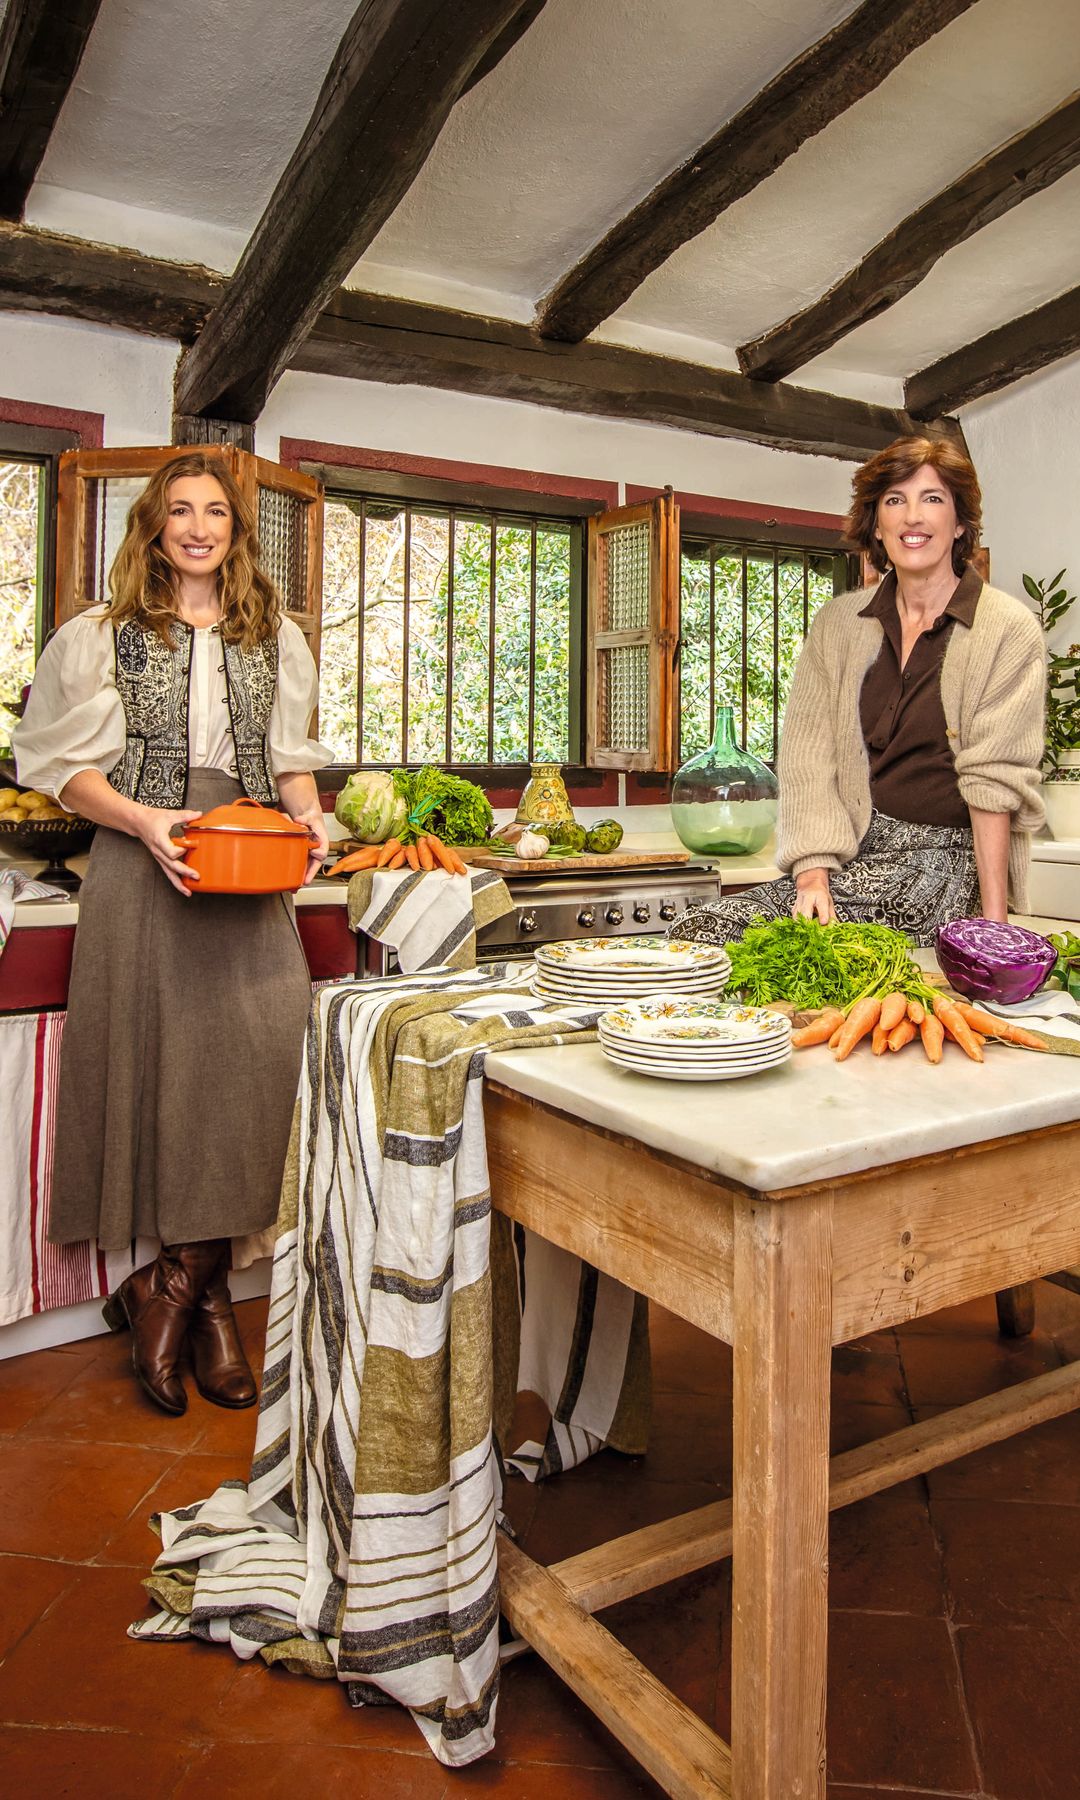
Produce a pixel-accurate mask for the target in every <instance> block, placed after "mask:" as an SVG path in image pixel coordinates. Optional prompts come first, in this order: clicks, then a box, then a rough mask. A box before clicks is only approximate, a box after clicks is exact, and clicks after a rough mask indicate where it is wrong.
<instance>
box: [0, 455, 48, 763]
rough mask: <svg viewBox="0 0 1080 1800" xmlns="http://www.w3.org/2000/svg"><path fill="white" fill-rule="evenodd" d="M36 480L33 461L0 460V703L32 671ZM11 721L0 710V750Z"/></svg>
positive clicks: (6, 741)
mask: <svg viewBox="0 0 1080 1800" xmlns="http://www.w3.org/2000/svg"><path fill="white" fill-rule="evenodd" d="M40 481H41V475H40V470H39V468H38V465H37V464H36V463H29V462H9V461H7V460H6V459H5V460H3V461H0V708H2V707H3V705H4V703H5V702H6V701H9V700H14V701H18V698H19V695H20V693H21V692H22V689H23V687H24V686H25V684H26V683H27V682H28V681H29V680H30V678H31V676H32V675H33V673H34V655H35V648H36V640H37V600H38V525H39V512H40V507H39V490H40ZM14 724H15V716H14V714H11V713H8V712H6V711H0V755H6V754H8V752H9V749H10V737H11V732H12V729H13V728H14Z"/></svg>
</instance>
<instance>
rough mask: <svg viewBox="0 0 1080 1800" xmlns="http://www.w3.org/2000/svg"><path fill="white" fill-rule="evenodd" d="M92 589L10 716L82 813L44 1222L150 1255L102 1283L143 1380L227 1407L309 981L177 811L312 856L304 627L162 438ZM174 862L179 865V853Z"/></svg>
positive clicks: (287, 909)
mask: <svg viewBox="0 0 1080 1800" xmlns="http://www.w3.org/2000/svg"><path fill="white" fill-rule="evenodd" d="M109 586H110V593H111V601H110V603H109V605H107V606H94V607H90V608H88V609H87V610H86V611H85V612H84V613H82V614H81V615H79V616H78V617H77V618H74V619H71V620H69V621H68V622H67V623H66V624H64V625H62V626H61V627H60V629H59V631H57V632H56V634H55V636H54V637H53V638H52V640H51V642H50V643H49V644H48V645H47V647H46V649H45V651H44V653H43V655H42V657H41V660H40V662H39V664H38V668H37V673H36V675H35V678H34V683H33V687H32V691H31V695H30V700H29V703H28V705H27V708H26V713H25V716H24V718H23V721H22V723H21V725H20V727H19V729H18V732H17V733H16V734H15V750H16V755H17V758H18V766H19V773H20V776H21V778H22V779H23V780H26V781H30V782H31V783H32V784H33V785H34V786H35V787H38V788H39V789H41V790H43V791H44V792H46V793H50V794H53V795H55V796H56V798H57V799H58V800H59V801H60V804H61V805H62V806H64V807H65V808H67V809H68V810H69V811H72V812H78V813H80V814H82V815H83V816H84V817H86V818H89V819H93V820H95V821H96V823H97V825H98V827H99V829H98V832H97V835H96V837H95V839H94V845H93V849H92V850H91V853H90V866H89V869H88V872H87V875H86V879H85V880H84V882H83V886H82V892H81V895H80V904H79V925H78V930H77V933H76V943H75V956H74V962H73V966H72V975H71V986H70V991H69V999H68V1016H67V1022H66V1025H65V1030H64V1042H63V1052H62V1061H61V1070H60V1087H59V1100H58V1108H57V1131H56V1145H55V1152H54V1162H53V1204H52V1214H51V1219H50V1227H49V1231H50V1236H51V1237H52V1238H53V1240H54V1241H55V1242H59V1243H71V1242H78V1241H81V1240H82V1239H85V1238H94V1239H96V1240H97V1242H98V1244H99V1245H100V1246H101V1247H102V1248H103V1249H106V1250H119V1249H123V1248H124V1247H125V1246H127V1245H128V1244H130V1243H131V1241H132V1240H133V1239H135V1238H142V1237H151V1238H157V1239H159V1240H160V1243H161V1250H160V1253H159V1254H158V1256H157V1257H156V1259H155V1260H154V1261H153V1262H152V1263H148V1264H147V1265H146V1266H145V1267H144V1268H141V1269H137V1270H136V1271H135V1272H134V1273H133V1274H132V1275H129V1276H128V1277H127V1279H126V1280H125V1281H124V1282H123V1283H122V1284H121V1286H120V1287H119V1288H118V1289H117V1291H116V1292H115V1293H114V1294H113V1295H112V1296H111V1297H110V1299H109V1301H108V1302H107V1305H106V1308H105V1316H106V1319H107V1321H108V1322H109V1324H110V1325H111V1326H112V1327H113V1329H114V1330H120V1329H123V1328H124V1327H125V1326H130V1327H131V1329H132V1334H133V1349H132V1358H133V1363H134V1368H135V1373H136V1376H137V1377H138V1380H139V1382H140V1385H141V1386H142V1389H143V1391H144V1392H145V1393H146V1394H147V1395H148V1396H149V1397H150V1398H151V1399H152V1400H153V1401H155V1402H156V1404H157V1405H158V1406H161V1407H163V1408H164V1410H165V1411H166V1412H171V1413H182V1412H183V1411H184V1410H185V1408H186V1406H187V1393H186V1390H185V1387H184V1383H183V1378H182V1374H181V1362H182V1357H183V1354H184V1351H185V1348H186V1349H187V1350H188V1351H189V1352H190V1356H191V1361H192V1364H193V1369H194V1376H195V1381H196V1384H197V1386H198V1388H199V1391H200V1392H201V1393H202V1394H203V1395H204V1396H205V1397H206V1398H207V1399H209V1400H212V1401H214V1402H215V1403H216V1404H218V1405H221V1406H230V1407H240V1406H250V1405H251V1404H252V1402H253V1401H254V1399H255V1383H254V1380H253V1377H252V1374H251V1370H250V1369H249V1367H248V1365H247V1360H246V1358H245V1356H244V1352H243V1349H242V1347H241V1344H240V1339H239V1336H238V1333H237V1330H236V1324H235V1320H234V1319H233V1314H232V1307H231V1303H230V1300H229V1291H228V1284H227V1269H228V1261H229V1240H230V1239H231V1238H233V1237H238V1236H245V1235H247V1234H249V1233H253V1232H258V1231H261V1230H264V1229H265V1228H266V1227H267V1226H269V1225H271V1224H272V1223H273V1220H274V1217H275V1215H276V1210H277V1200H278V1191H279V1187H280V1180H281V1173H282V1169H283V1166H284V1161H285V1154H286V1150H287V1145H288V1136H289V1129H290V1122H291V1117H292V1105H293V1098H294V1095H295V1091H296V1084H297V1078H298V1075H299V1069H300V1058H301V1054H302V1049H303V1040H304V1031H305V1026H306V1022H307V1015H308V1008H309V1005H310V999H311V988H310V982H309V978H308V972H307V965H306V963H305V960H304V955H303V951H302V949H301V947H300V942H299V939H298V937H297V934H296V923H295V918H294V915H293V909H292V903H291V901H290V900H289V899H288V898H287V896H284V895H279V894H271V895H265V896H235V895H212V894H204V895H201V896H198V897H193V894H192V885H193V877H192V874H191V872H190V871H188V870H187V869H186V865H183V864H182V859H183V855H184V849H183V846H182V845H181V844H180V843H178V842H177V836H178V835H182V829H181V828H182V827H183V826H184V825H185V824H187V823H188V822H190V821H191V820H192V819H195V818H198V816H199V814H200V813H202V812H205V811H207V810H208V809H209V808H210V807H213V806H217V805H220V804H222V803H223V802H226V801H229V800H236V799H239V798H240V797H241V796H242V795H244V794H247V795H248V796H249V797H250V798H252V799H254V800H259V801H262V802H264V803H269V804H273V805H280V806H281V807H282V808H283V809H284V810H285V811H286V812H287V813H289V814H290V815H291V817H293V818H294V819H297V820H300V821H302V822H303V823H304V824H305V825H306V826H307V827H308V829H309V831H310V833H311V839H312V845H311V856H310V859H309V863H308V870H307V876H306V879H307V880H308V881H310V880H311V879H312V878H313V877H314V875H315V873H316V871H317V869H318V867H319V864H320V862H321V859H322V857H323V855H324V854H325V851H326V831H325V827H324V824H323V816H322V810H321V807H320V805H319V797H318V793H317V791H316V787H315V780H314V771H315V770H316V769H319V768H322V767H323V766H324V765H325V764H326V763H327V762H329V761H330V756H329V753H328V752H327V751H326V750H324V749H323V747H322V746H321V745H320V744H318V743H317V742H315V741H314V740H313V739H311V738H309V736H308V729H309V723H310V719H311V715H312V712H313V711H314V708H315V703H316V699H317V692H318V683H317V676H316V671H315V665H314V662H313V660H312V656H311V652H310V650H309V649H308V647H307V643H306V641H305V639H304V635H303V633H302V632H301V631H300V629H299V627H298V626H297V625H296V624H295V623H294V622H293V621H292V620H290V619H288V618H287V617H285V615H284V613H283V611H282V607H281V603H280V601H279V599H278V596H277V593H276V592H275V590H274V587H273V584H272V583H271V582H270V581H269V580H268V579H267V577H266V575H265V573H264V572H263V571H262V569H261V568H260V567H259V562H258V544H257V541H256V536H255V527H254V520H253V518H252V514H251V509H250V507H249V506H248V504H247V501H246V500H245V499H244V496H243V494H242V493H241V492H240V489H239V488H238V486H237V484H236V482H235V481H234V479H233V477H232V475H231V473H230V471H229V470H228V468H227V467H226V465H225V463H224V461H223V460H221V459H219V458H218V457H215V456H213V455H210V454H207V453H206V452H191V453H187V454H179V455H178V456H176V457H175V458H173V459H171V460H170V461H169V462H167V463H166V464H164V465H163V467H162V468H160V469H159V470H158V471H157V473H156V474H155V475H154V476H153V477H152V478H151V480H150V481H149V483H148V485H147V487H146V489H145V491H144V492H143V493H142V494H141V495H140V497H139V498H138V499H137V500H136V502H135V504H134V506H133V507H132V509H131V512H130V514H129V516H128V524H127V531H126V533H125V536H124V541H123V543H122V545H121V547H120V550H119V552H118V554H117V557H116V560H115V562H114V564H113V567H112V570H111V573H110V578H109ZM182 868H183V873H182V872H181V871H182Z"/></svg>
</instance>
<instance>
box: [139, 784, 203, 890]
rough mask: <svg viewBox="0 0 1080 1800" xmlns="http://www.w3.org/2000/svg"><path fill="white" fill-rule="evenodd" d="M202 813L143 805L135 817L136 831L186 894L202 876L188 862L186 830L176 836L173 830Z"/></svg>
mask: <svg viewBox="0 0 1080 1800" xmlns="http://www.w3.org/2000/svg"><path fill="white" fill-rule="evenodd" d="M199 817H200V814H199V813H198V812H192V811H191V810H190V809H189V808H184V809H182V810H175V811H174V810H173V808H171V807H165V806H139V807H138V808H137V810H136V812H135V815H134V817H133V818H132V821H131V824H132V830H133V832H134V835H135V836H136V837H137V838H138V839H139V840H140V842H141V843H144V844H145V845H146V848H147V849H148V850H149V852H150V854H151V856H152V857H153V859H154V861H155V862H156V863H157V866H158V868H159V869H160V870H161V871H162V873H163V874H164V876H165V879H166V880H167V881H168V882H170V883H171V885H172V886H173V887H174V888H175V889H176V891H177V893H178V894H183V895H184V896H185V898H190V896H191V889H192V884H193V883H194V882H196V881H198V879H199V877H198V876H197V875H196V873H195V871H194V870H193V869H189V868H188V866H187V864H186V863H185V862H184V853H185V851H186V850H187V849H188V847H189V846H188V844H187V843H186V841H185V839H184V835H183V832H182V831H180V832H179V833H178V835H177V836H175V837H174V836H173V835H172V834H173V832H174V831H176V830H177V827H178V826H183V825H190V823H191V821H192V819H197V818H199ZM181 871H183V873H181Z"/></svg>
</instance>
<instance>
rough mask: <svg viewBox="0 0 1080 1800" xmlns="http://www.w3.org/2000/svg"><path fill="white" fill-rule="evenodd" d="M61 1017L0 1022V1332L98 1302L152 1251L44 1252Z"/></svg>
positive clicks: (63, 1247) (57, 1247) (91, 1247)
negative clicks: (0, 1150) (0, 1147)
mask: <svg viewBox="0 0 1080 1800" xmlns="http://www.w3.org/2000/svg"><path fill="white" fill-rule="evenodd" d="M64 1018H65V1015H64V1014H63V1013H55V1012H54V1013H10V1014H4V1015H0V1096H2V1106H3V1122H4V1140H5V1141H4V1154H3V1156H2V1157H0V1325H13V1324H15V1323H16V1321H17V1320H19V1319H27V1318H30V1317H31V1316H32V1315H33V1314H34V1313H43V1312H51V1311H52V1310H53V1309H54V1308H55V1307H59V1306H77V1305H78V1304H79V1303H80V1301H83V1300H97V1299H103V1298H104V1296H105V1295H106V1294H108V1293H110V1292H111V1290H112V1288H113V1287H114V1286H115V1285H116V1284H117V1283H118V1282H121V1281H122V1280H123V1279H124V1276H125V1275H129V1274H130V1273H131V1270H132V1269H133V1268H135V1267H137V1266H138V1262H137V1261H136V1260H135V1258H138V1259H139V1261H149V1260H150V1259H151V1258H152V1257H153V1256H154V1255H155V1254H156V1249H157V1246H156V1245H154V1244H150V1245H143V1244H138V1245H136V1246H135V1257H134V1258H133V1256H132V1253H131V1251H129V1250H124V1251H118V1252H110V1253H109V1254H108V1255H106V1253H105V1252H104V1251H103V1250H100V1249H99V1248H98V1246H97V1245H96V1244H94V1243H84V1244H50V1243H49V1241H48V1239H47V1236H46V1233H47V1231H48V1224H49V1200H50V1197H51V1192H52V1147H53V1131H54V1129H55V1125H56V1090H57V1081H58V1078H59V1073H60V1045H61V1042H62V1040H63V1034H64Z"/></svg>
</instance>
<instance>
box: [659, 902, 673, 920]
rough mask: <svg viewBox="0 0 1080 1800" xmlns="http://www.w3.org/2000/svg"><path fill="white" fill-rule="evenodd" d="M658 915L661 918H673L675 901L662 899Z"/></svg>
mask: <svg viewBox="0 0 1080 1800" xmlns="http://www.w3.org/2000/svg"><path fill="white" fill-rule="evenodd" d="M660 917H661V918H662V919H668V920H670V919H673V918H674V917H675V902H674V900H664V901H662V902H661V906H660Z"/></svg>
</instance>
